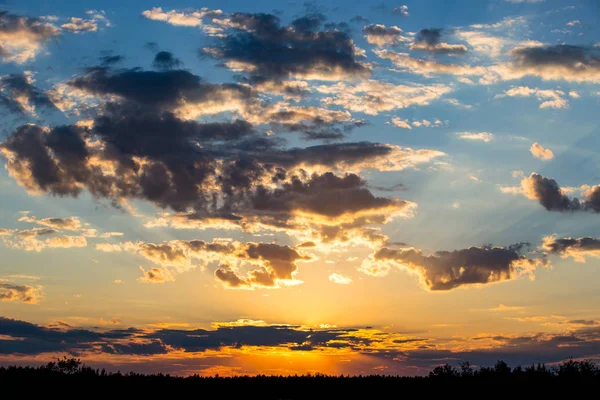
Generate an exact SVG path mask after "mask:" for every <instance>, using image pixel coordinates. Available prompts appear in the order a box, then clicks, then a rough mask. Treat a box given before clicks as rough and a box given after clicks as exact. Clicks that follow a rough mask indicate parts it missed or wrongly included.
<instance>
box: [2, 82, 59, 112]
mask: <svg viewBox="0 0 600 400" xmlns="http://www.w3.org/2000/svg"><path fill="white" fill-rule="evenodd" d="M0 105H3V106H4V107H6V108H8V110H9V111H11V112H13V113H17V114H32V113H35V111H36V109H37V108H38V107H44V108H45V109H47V110H50V111H56V110H57V109H56V107H55V105H54V103H53V102H52V100H51V99H50V97H48V95H47V94H46V93H45V92H44V91H42V90H40V89H39V88H37V87H36V86H35V85H34V84H33V78H32V77H31V76H29V75H25V74H12V75H4V76H2V77H0Z"/></svg>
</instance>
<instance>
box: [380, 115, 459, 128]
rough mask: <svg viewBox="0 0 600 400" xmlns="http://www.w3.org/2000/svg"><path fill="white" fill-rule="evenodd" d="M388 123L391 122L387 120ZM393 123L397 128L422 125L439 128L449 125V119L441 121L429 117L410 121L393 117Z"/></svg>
mask: <svg viewBox="0 0 600 400" xmlns="http://www.w3.org/2000/svg"><path fill="white" fill-rule="evenodd" d="M386 123H387V124H389V122H386ZM391 123H392V125H394V126H395V127H397V128H403V129H412V128H413V126H414V127H416V128H420V127H422V126H423V127H426V128H430V127H433V128H438V127H441V126H445V125H447V123H448V121H445V122H444V121H441V120H439V119H435V120H432V121H430V120H427V119H423V120H421V121H418V120H417V121H412V122H409V121H408V120H407V119H402V118H400V117H394V118H392V122H391Z"/></svg>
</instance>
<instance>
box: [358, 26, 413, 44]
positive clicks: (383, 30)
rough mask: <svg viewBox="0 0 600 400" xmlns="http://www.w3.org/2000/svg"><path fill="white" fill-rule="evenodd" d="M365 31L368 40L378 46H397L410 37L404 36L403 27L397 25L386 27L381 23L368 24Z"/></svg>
mask: <svg viewBox="0 0 600 400" xmlns="http://www.w3.org/2000/svg"><path fill="white" fill-rule="evenodd" d="M363 33H364V34H365V38H366V39H367V42H369V43H370V44H374V45H376V46H378V47H384V46H395V45H398V44H400V43H402V42H406V41H407V40H408V39H407V38H406V37H404V36H402V29H400V28H398V27H397V26H390V27H386V26H385V25H381V24H372V25H366V26H365V27H364V28H363Z"/></svg>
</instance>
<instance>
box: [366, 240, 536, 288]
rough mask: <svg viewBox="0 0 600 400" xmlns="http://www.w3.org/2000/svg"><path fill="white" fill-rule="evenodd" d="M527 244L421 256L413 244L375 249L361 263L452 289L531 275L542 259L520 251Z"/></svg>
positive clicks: (428, 285) (372, 272)
mask: <svg viewBox="0 0 600 400" xmlns="http://www.w3.org/2000/svg"><path fill="white" fill-rule="evenodd" d="M526 246H527V244H525V243H517V244H514V245H511V246H508V247H492V246H483V247H469V248H468V249H462V250H454V251H437V252H435V253H434V254H433V255H430V256H425V255H423V252H422V251H421V250H419V249H415V248H405V249H390V248H385V247H383V248H381V249H379V250H377V251H376V252H375V253H374V254H373V255H372V256H371V257H370V258H369V259H368V260H366V261H365V262H364V263H363V265H362V266H361V270H362V271H363V272H365V273H367V274H369V275H374V276H381V275H385V274H387V273H388V271H389V269H390V268H392V267H397V268H404V269H406V270H408V271H411V272H414V273H416V274H417V275H418V276H419V278H420V280H421V283H422V284H423V286H425V287H426V288H427V289H429V290H434V291H435V290H452V289H455V288H457V287H460V286H469V285H476V284H486V283H493V282H500V281H505V280H510V279H513V278H515V277H516V276H519V275H522V274H526V273H527V274H530V275H532V274H533V272H534V271H535V269H536V268H538V267H540V266H543V265H545V260H543V259H532V258H528V257H526V256H523V255H521V254H520V253H521V251H522V250H523V249H524V248H525V247H526Z"/></svg>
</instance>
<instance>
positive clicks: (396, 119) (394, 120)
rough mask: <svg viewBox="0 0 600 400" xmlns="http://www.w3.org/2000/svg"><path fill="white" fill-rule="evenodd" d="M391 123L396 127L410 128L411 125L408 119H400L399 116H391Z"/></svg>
mask: <svg viewBox="0 0 600 400" xmlns="http://www.w3.org/2000/svg"><path fill="white" fill-rule="evenodd" d="M392 124H393V125H394V126H395V127H396V128H403V129H412V126H411V125H410V123H409V121H408V120H407V119H402V118H400V117H394V118H392Z"/></svg>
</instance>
